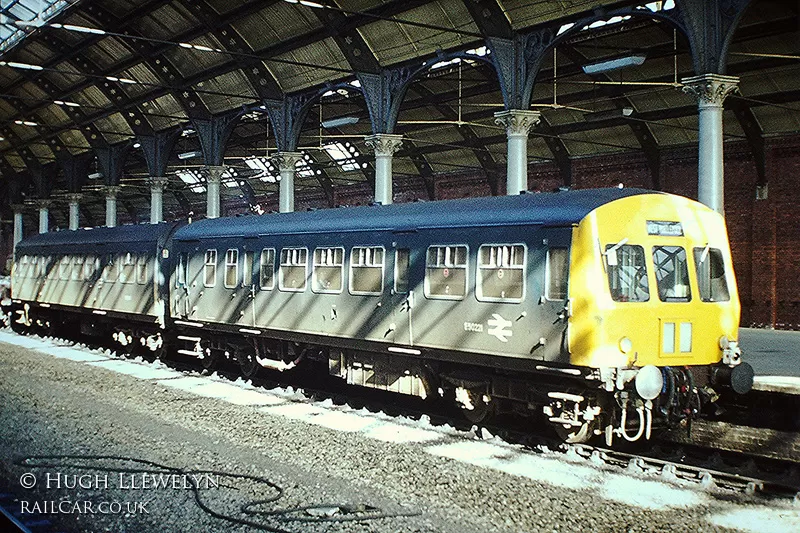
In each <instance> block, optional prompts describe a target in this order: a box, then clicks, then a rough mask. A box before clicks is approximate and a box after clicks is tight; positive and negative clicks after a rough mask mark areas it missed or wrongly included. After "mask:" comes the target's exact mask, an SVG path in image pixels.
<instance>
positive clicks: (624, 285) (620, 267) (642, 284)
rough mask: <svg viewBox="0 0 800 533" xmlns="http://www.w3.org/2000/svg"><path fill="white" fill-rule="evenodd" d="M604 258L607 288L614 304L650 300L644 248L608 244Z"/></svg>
mask: <svg viewBox="0 0 800 533" xmlns="http://www.w3.org/2000/svg"><path fill="white" fill-rule="evenodd" d="M605 256H606V263H607V266H608V269H607V272H608V286H609V289H610V290H611V298H612V299H613V300H614V301H615V302H646V301H648V300H650V287H649V283H648V281H647V265H646V264H645V260H644V248H642V247H641V246H635V245H630V244H609V245H607V246H606V251H605Z"/></svg>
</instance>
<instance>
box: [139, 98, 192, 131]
mask: <svg viewBox="0 0 800 533" xmlns="http://www.w3.org/2000/svg"><path fill="white" fill-rule="evenodd" d="M142 109H143V111H144V114H145V116H146V117H147V120H148V121H149V122H150V124H151V125H152V126H153V129H154V130H156V131H161V130H165V129H168V128H171V127H173V126H177V125H178V124H181V123H183V122H185V121H186V119H187V117H186V111H184V109H183V107H181V105H180V103H179V102H178V100H176V99H175V97H174V96H172V95H171V94H167V95H164V96H161V97H159V98H156V99H155V100H150V101H149V102H144V103H143V104H142Z"/></svg>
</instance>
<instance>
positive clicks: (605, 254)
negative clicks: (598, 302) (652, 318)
mask: <svg viewBox="0 0 800 533" xmlns="http://www.w3.org/2000/svg"><path fill="white" fill-rule="evenodd" d="M622 248H638V249H639V251H641V257H642V265H641V266H642V267H643V268H644V278H643V279H645V280H647V285H646V286H645V289H646V296H647V298H645V299H643V300H641V299H637V300H623V299H620V298H615V297H614V292H613V290H612V287H611V277H610V276H611V270H610V269H611V268H612V267H613V268H618V265H611V264H609V261H608V252H609V251H610V250H612V249H614V254H615V256H614V259H615V261H616V259H617V258H616V253H617V251H618V250H620V249H622ZM602 253H603V268H604V269H605V274H606V276H605V278H606V283H605V285H606V290H607V291H608V295H609V296H610V297H611V299H612V300H613V301H614V302H617V303H645V302H649V301H650V299H651V297H652V295H651V294H650V288H651V284H650V267H649V266H648V264H647V263H648V257H647V253H646V252H645V247H644V245H642V244H633V243H629V242H627V240H626V242H624V244H619V243H617V244H610V243H608V244H606V247H605V249H604V250H603V252H602ZM651 257H652V255H651ZM656 290H658V287H656Z"/></svg>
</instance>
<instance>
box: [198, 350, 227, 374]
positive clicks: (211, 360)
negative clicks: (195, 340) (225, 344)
mask: <svg viewBox="0 0 800 533" xmlns="http://www.w3.org/2000/svg"><path fill="white" fill-rule="evenodd" d="M223 357H224V356H223V354H222V353H221V350H220V349H219V348H207V349H205V350H203V357H202V358H201V359H200V364H201V365H202V366H203V368H204V369H206V370H208V371H209V372H213V371H214V370H216V369H217V368H219V364H220V362H221V361H222V359H223Z"/></svg>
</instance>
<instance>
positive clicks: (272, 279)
mask: <svg viewBox="0 0 800 533" xmlns="http://www.w3.org/2000/svg"><path fill="white" fill-rule="evenodd" d="M265 252H271V253H272V261H270V262H269V263H265V262H264V253H265ZM276 255H277V250H276V249H275V248H262V249H261V254H259V256H258V290H260V291H271V290H274V289H275V277H276V276H275V256H276ZM266 265H269V266H270V277H269V285H268V286H265V285H264V284H263V282H264V270H265V269H264V267H265V266H266Z"/></svg>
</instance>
